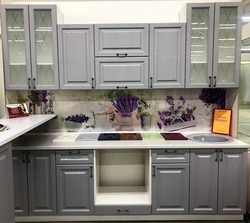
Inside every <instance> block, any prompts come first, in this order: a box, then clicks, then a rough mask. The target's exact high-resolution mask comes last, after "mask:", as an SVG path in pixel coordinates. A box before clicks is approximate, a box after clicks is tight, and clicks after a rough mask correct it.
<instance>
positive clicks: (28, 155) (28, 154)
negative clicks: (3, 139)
mask: <svg viewBox="0 0 250 223" xmlns="http://www.w3.org/2000/svg"><path fill="white" fill-rule="evenodd" d="M27 158H28V163H30V152H29V151H28V152H27Z"/></svg>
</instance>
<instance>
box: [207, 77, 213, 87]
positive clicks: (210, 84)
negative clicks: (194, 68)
mask: <svg viewBox="0 0 250 223" xmlns="http://www.w3.org/2000/svg"><path fill="white" fill-rule="evenodd" d="M208 78H209V86H208V87H211V86H212V77H211V76H209V77H208Z"/></svg>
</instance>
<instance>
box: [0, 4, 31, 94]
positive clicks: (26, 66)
mask: <svg viewBox="0 0 250 223" xmlns="http://www.w3.org/2000/svg"><path fill="white" fill-rule="evenodd" d="M1 14H2V36H3V53H4V69H5V84H6V89H8V90H11V89H20V90H21V89H31V63H30V44H29V43H30V39H29V20H28V18H29V16H28V6H27V5H21V6H12V5H4V6H2V7H1Z"/></svg>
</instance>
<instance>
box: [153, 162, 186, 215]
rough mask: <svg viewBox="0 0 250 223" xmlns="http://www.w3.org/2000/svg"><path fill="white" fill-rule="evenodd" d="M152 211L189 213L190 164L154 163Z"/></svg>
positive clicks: (159, 212)
mask: <svg viewBox="0 0 250 223" xmlns="http://www.w3.org/2000/svg"><path fill="white" fill-rule="evenodd" d="M152 171H153V178H152V213H153V214H187V213H188V207H189V204H188V200H189V196H188V194H189V164H188V163H180V164H165V165H153V170H152Z"/></svg>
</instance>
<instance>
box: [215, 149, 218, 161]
mask: <svg viewBox="0 0 250 223" xmlns="http://www.w3.org/2000/svg"><path fill="white" fill-rule="evenodd" d="M215 152H216V158H215V161H218V150H217V149H216V150H215Z"/></svg>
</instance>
